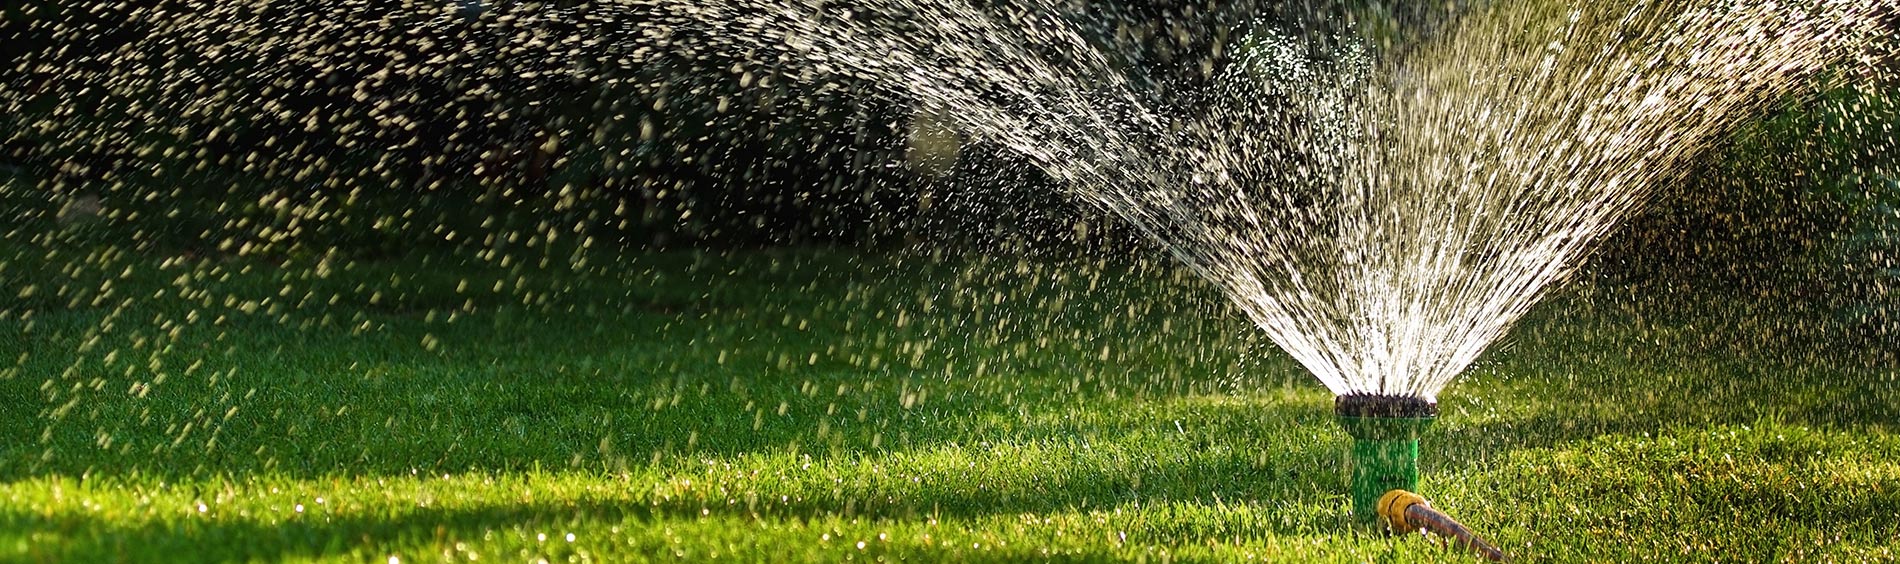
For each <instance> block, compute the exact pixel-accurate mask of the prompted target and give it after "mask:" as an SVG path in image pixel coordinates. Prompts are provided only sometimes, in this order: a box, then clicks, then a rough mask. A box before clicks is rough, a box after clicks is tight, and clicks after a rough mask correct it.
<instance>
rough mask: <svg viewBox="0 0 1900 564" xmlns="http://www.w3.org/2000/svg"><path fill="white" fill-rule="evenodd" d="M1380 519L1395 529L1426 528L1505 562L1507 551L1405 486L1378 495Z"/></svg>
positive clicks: (1453, 541) (1493, 558) (1464, 546)
mask: <svg viewBox="0 0 1900 564" xmlns="http://www.w3.org/2000/svg"><path fill="white" fill-rule="evenodd" d="M1379 519H1380V520H1381V521H1384V522H1385V525H1386V527H1387V528H1388V529H1390V530H1392V531H1395V532H1407V531H1418V530H1425V531H1431V532H1432V533H1433V534H1436V535H1439V536H1442V537H1445V538H1449V539H1451V540H1452V543H1453V544H1456V545H1458V547H1460V548H1464V549H1467V550H1471V551H1473V552H1476V553H1478V555H1479V556H1483V557H1484V559H1485V560H1490V561H1492V562H1503V561H1504V551H1501V550H1498V548H1497V547H1495V546H1491V543H1488V542H1485V540H1484V539H1482V538H1478V535H1477V534H1476V533H1473V532H1471V529H1468V528H1465V526H1464V525H1463V524H1461V523H1459V522H1458V521H1457V520H1456V519H1452V518H1451V516H1449V515H1445V514H1444V513H1443V512H1440V511H1438V510H1437V509H1432V505H1431V504H1430V503H1426V502H1425V498H1422V497H1419V496H1418V494H1415V493H1412V492H1408V491H1405V490H1392V491H1389V492H1385V495H1384V496H1381V497H1380V498H1379Z"/></svg>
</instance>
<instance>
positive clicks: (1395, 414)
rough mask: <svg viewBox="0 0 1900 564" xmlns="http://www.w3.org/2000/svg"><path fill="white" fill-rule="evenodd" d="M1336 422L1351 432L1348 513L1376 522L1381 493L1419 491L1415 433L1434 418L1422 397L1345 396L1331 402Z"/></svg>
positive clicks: (1434, 412)
mask: <svg viewBox="0 0 1900 564" xmlns="http://www.w3.org/2000/svg"><path fill="white" fill-rule="evenodd" d="M1333 414H1334V415H1336V416H1338V419H1339V426H1340V427H1342V428H1344V429H1345V430H1346V434H1348V435H1352V438H1353V443H1352V460H1351V463H1352V466H1351V472H1352V482H1351V487H1352V511H1353V514H1354V515H1357V516H1358V517H1359V520H1361V521H1364V522H1366V523H1377V522H1378V519H1379V514H1378V505H1379V497H1380V496H1382V495H1385V493H1386V492H1389V491H1392V490H1407V491H1411V490H1416V489H1418V436H1419V435H1420V434H1422V433H1424V432H1425V429H1426V428H1427V427H1430V426H1431V424H1432V421H1434V420H1436V419H1437V417H1438V404H1436V403H1433V402H1431V401H1429V400H1426V399H1424V398H1416V397H1405V396H1378V395H1372V394H1347V395H1342V396H1339V397H1338V398H1336V399H1334V400H1333Z"/></svg>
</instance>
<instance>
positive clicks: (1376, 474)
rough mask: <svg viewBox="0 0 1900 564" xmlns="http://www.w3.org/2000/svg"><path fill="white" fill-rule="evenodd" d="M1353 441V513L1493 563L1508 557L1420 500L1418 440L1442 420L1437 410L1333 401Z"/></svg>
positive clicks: (1400, 401) (1377, 400) (1403, 400)
mask: <svg viewBox="0 0 1900 564" xmlns="http://www.w3.org/2000/svg"><path fill="white" fill-rule="evenodd" d="M1333 414H1334V415H1335V416H1337V417H1338V418H1339V426H1340V427H1343V428H1345V429H1346V434H1348V435H1351V436H1352V460H1351V465H1352V466H1351V472H1352V485H1351V487H1352V512H1353V515H1357V516H1358V517H1359V519H1360V520H1361V521H1363V522H1365V523H1367V524H1371V525H1384V527H1385V529H1386V530H1388V531H1392V532H1397V533H1403V532H1410V531H1419V530H1425V531H1430V532H1432V533H1434V534H1437V535H1440V536H1443V537H1445V538H1449V539H1452V541H1453V542H1454V543H1455V544H1457V545H1458V546H1460V547H1463V548H1466V549H1469V550H1472V551H1475V552H1477V553H1478V554H1479V555H1481V556H1483V557H1485V558H1486V559H1488V560H1492V561H1502V560H1504V553H1503V552H1502V551H1499V550H1498V549H1497V547H1493V546H1491V545H1490V544H1489V543H1487V542H1485V541H1484V539H1482V538H1479V537H1478V535H1476V534H1474V533H1472V532H1471V530H1470V529H1468V528H1465V526H1464V525H1462V524H1460V523H1458V521H1456V520H1454V519H1452V518H1451V517H1450V516H1447V515H1445V514H1444V513H1441V512H1439V511H1438V510H1436V509H1432V506H1431V504H1430V503H1427V502H1426V501H1425V498H1422V497H1419V495H1418V494H1415V493H1412V492H1413V491H1414V490H1417V489H1418V438H1419V435H1421V434H1423V433H1424V432H1425V429H1427V428H1429V427H1431V425H1432V422H1433V421H1436V420H1437V419H1438V404H1437V403H1434V402H1432V401H1430V400H1426V399H1424V398H1418V397H1409V396H1383V395H1373V394H1346V395H1341V396H1338V397H1337V398H1335V399H1334V400H1333Z"/></svg>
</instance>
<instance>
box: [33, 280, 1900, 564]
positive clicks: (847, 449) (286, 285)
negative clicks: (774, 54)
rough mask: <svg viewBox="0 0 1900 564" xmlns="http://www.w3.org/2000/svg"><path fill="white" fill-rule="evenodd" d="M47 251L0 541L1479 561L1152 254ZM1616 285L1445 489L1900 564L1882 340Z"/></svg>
mask: <svg viewBox="0 0 1900 564" xmlns="http://www.w3.org/2000/svg"><path fill="white" fill-rule="evenodd" d="M46 253H47V251H46V250H45V249H31V250H29V249H11V250H10V254H11V255H14V256H13V257H12V258H9V259H6V260H7V262H6V266H0V273H4V274H5V275H6V277H7V279H8V280H9V286H8V287H7V289H6V292H5V293H0V296H5V297H4V298H0V368H5V370H6V371H5V372H4V373H0V437H5V439H3V440H0V560H21V561H69V562H99V561H190V560H197V561H235V560H290V561H306V560H339V561H364V560H374V561H377V562H385V561H402V562H421V561H450V560H453V561H470V560H477V559H480V560H501V561H529V562H533V561H539V560H546V561H549V562H562V561H569V562H578V561H603V562H607V561H628V560H675V559H679V560H686V561H702V560H707V559H711V558H714V557H722V558H736V559H739V560H767V559H770V560H786V561H826V562H832V561H840V560H857V561H874V560H879V559H883V560H913V561H935V560H946V559H955V560H1016V559H1029V560H1077V561H1094V560H1148V561H1167V560H1195V561H1238V560H1270V561H1293V562H1307V561H1375V560H1376V561H1397V562H1404V561H1462V560H1466V559H1469V557H1468V556H1466V555H1463V554H1460V553H1456V552H1447V551H1444V550H1441V549H1439V548H1438V547H1437V546H1435V545H1433V544H1432V543H1430V542H1428V541H1427V540H1425V539H1422V538H1418V537H1406V538H1386V537H1384V536H1382V535H1379V534H1374V533H1372V532H1370V531H1368V530H1365V529H1363V528H1360V527H1358V526H1356V525H1354V521H1353V520H1352V518H1351V517H1350V516H1349V515H1347V514H1346V511H1347V506H1348V505H1349V504H1348V502H1347V500H1346V498H1345V497H1344V494H1343V492H1344V487H1343V481H1344V475H1343V474H1342V466H1343V465H1342V455H1343V452H1344V450H1345V447H1346V438H1345V437H1344V436H1343V434H1342V433H1340V432H1339V431H1338V430H1337V428H1336V427H1335V426H1334V425H1333V423H1332V421H1331V416H1330V413H1329V411H1330V396H1329V395H1328V394H1327V393H1326V391H1325V390H1323V389H1321V388H1320V387H1319V386H1318V385H1317V384H1315V383H1313V382H1311V381H1310V378H1309V377H1307V376H1305V375H1303V374H1302V373H1301V372H1300V371H1299V369H1298V368H1297V367H1296V366H1295V365H1293V364H1292V363H1291V362H1290V361H1288V360H1287V359H1285V358H1284V357H1283V356H1282V355H1280V354H1279V353H1277V352H1274V351H1273V349H1272V348H1271V347H1270V345H1268V344H1267V343H1265V342H1264V340H1263V339H1262V338H1261V337H1260V336H1258V335H1257V334H1256V333H1255V332H1253V331H1251V330H1250V329H1249V328H1248V327H1247V326H1246V324H1245V323H1244V322H1242V321H1241V320H1238V319H1235V318H1234V315H1233V314H1232V313H1231V312H1230V311H1229V310H1228V308H1227V307H1226V306H1225V305H1224V304H1222V303H1221V301H1220V300H1219V298H1218V297H1217V296H1214V295H1212V294H1211V293H1209V292H1208V290H1207V289H1206V288H1204V287H1201V286H1199V285H1198V284H1196V283H1194V282H1192V281H1191V280H1189V279H1187V278H1185V277H1184V276H1183V275H1182V274H1181V273H1179V272H1176V271H1174V270H1172V269H1170V268H1168V267H1166V266H1127V265H1108V264H1099V263H1090V262H1087V261H1068V262H1060V261H1029V262H1020V261H1016V260H1013V259H1012V260H1001V259H977V258H958V259H948V260H934V259H929V258H927V257H914V256H905V255H868V254H858V253H849V252H837V251H826V252H821V251H776V252H766V251H757V252H744V253H735V254H731V255H709V254H700V253H688V252H679V253H666V254H649V255H640V256H633V257H625V258H617V259H607V258H603V257H599V256H592V255H588V256H587V257H586V258H588V259H589V261H588V262H587V263H584V264H582V265H581V266H578V267H576V266H574V263H575V259H576V258H578V257H580V256H581V255H570V254H567V253H557V254H558V255H559V258H558V259H556V260H550V261H549V262H548V263H546V264H543V263H541V262H540V261H538V260H537V261H529V262H526V263H522V262H514V259H513V258H511V259H510V262H509V263H508V264H502V263H500V260H499V258H498V257H497V256H496V255H486V258H488V259H494V260H484V258H483V257H477V256H460V255H456V254H450V253H437V254H428V255H415V256H409V257H399V258H390V259H383V260H376V261H355V262H352V261H346V260H340V259H334V258H333V259H329V260H326V259H324V258H323V257H308V258H304V259H296V260H274V261H266V260H249V259H211V258H203V257H198V256H176V257H168V256H164V255H163V254H162V253H143V254H141V253H126V252H123V251H101V250H99V249H92V248H62V249H54V250H53V251H52V255H51V256H48V255H47V254H46ZM102 253H103V254H102ZM507 256H510V257H520V256H532V254H529V253H521V254H513V253H511V254H509V255H507ZM55 273H56V274H55ZM27 287H31V288H33V290H31V291H27V290H25V288H27ZM1604 295H1609V294H1608V293H1605V294H1601V295H1598V294H1592V295H1590V296H1584V295H1582V294H1581V293H1572V294H1570V295H1567V296H1564V297H1561V298H1560V299H1557V300H1554V301H1552V302H1551V303H1549V304H1547V305H1546V306H1545V307H1544V308H1543V309H1541V310H1540V311H1539V312H1538V313H1537V314H1536V315H1535V316H1534V317H1533V319H1531V320H1529V321H1528V322H1527V323H1526V324H1524V326H1522V327H1520V328H1519V329H1518V330H1517V331H1516V332H1514V333H1513V335H1512V337H1511V339H1510V340H1509V341H1508V342H1507V343H1505V344H1504V345H1503V346H1501V347H1500V348H1498V349H1497V350H1496V351H1494V352H1493V353H1492V354H1491V355H1489V356H1488V357H1487V358H1486V359H1485V360H1484V361H1483V362H1481V363H1480V365H1479V366H1477V367H1475V368H1474V369H1473V370H1472V372H1471V373H1470V374H1469V375H1468V377H1467V378H1466V379H1465V380H1464V381H1462V382H1460V383H1458V384H1456V385H1454V387H1453V388H1452V389H1450V390H1449V391H1448V392H1447V393H1446V394H1445V396H1444V397H1443V398H1442V401H1443V406H1444V412H1445V415H1444V417H1443V418H1442V420H1441V422H1440V425H1438V426H1437V427H1436V428H1435V430H1434V431H1433V432H1432V434H1431V435H1430V436H1429V437H1428V438H1427V439H1426V443H1425V451H1426V457H1425V460H1424V465H1425V474H1426V478H1425V483H1424V484H1423V485H1422V489H1423V490H1425V491H1424V493H1425V494H1426V495H1427V496H1428V497H1430V498H1431V499H1433V500H1434V502H1435V504H1437V505H1438V506H1440V507H1442V508H1444V509H1446V510H1448V511H1449V512H1450V513H1452V514H1454V515H1456V516H1458V517H1460V518H1462V519H1464V520H1465V521H1466V522H1467V523H1468V524H1470V525H1472V526H1473V527H1474V528H1475V529H1476V530H1478V531H1480V532H1482V533H1483V534H1485V535H1487V536H1489V537H1490V538H1492V539H1493V540H1495V541H1497V542H1498V543H1499V544H1500V545H1502V546H1504V547H1505V549H1506V551H1507V552H1509V553H1511V554H1512V555H1513V556H1515V557H1517V558H1519V559H1520V560H1553V561H1634V560H1651V559H1653V560H1665V561H1675V560H1689V561H1693V560H1722V561H1773V560H1788V561H1803V562H1812V561H1829V560H1833V561H1848V562H1858V561H1866V560H1892V559H1894V558H1895V556H1894V553H1895V551H1897V550H1900V541H1895V540H1894V539H1895V538H1896V537H1900V521H1896V520H1895V519H1894V516H1895V515H1897V514H1900V462H1897V461H1900V456H1897V455H1900V437H1896V436H1895V435H1894V424H1895V423H1896V422H1897V421H1900V385H1897V384H1896V370H1895V369H1894V368H1893V367H1892V365H1891V364H1889V363H1885V362H1880V361H1875V360H1869V359H1867V358H1863V357H1871V356H1875V355H1868V354H1866V353H1867V352H1868V349H1869V347H1870V346H1869V345H1866V344H1864V343H1846V342H1828V341H1826V340H1822V341H1821V342H1811V341H1810V340H1805V339H1795V338H1793V337H1786V335H1797V334H1804V335H1805V334H1812V333H1813V332H1812V331H1794V330H1784V329H1790V328H1792V327H1794V325H1792V324H1796V323H1809V322H1811V321H1812V320H1813V316H1808V315H1793V314H1787V313H1785V312H1778V311H1772V310H1771V309H1769V308H1754V307H1749V306H1742V305H1734V304H1731V305H1730V306H1729V307H1728V308H1726V309H1723V308H1712V307H1698V308H1688V307H1674V308H1668V307H1661V306H1656V305H1654V304H1632V303H1627V302H1619V301H1617V300H1613V299H1608V298H1605V297H1603V296H1604ZM1708 303H1724V302H1722V301H1721V300H1710V301H1709V302H1708ZM1738 343H1740V344H1738Z"/></svg>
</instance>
